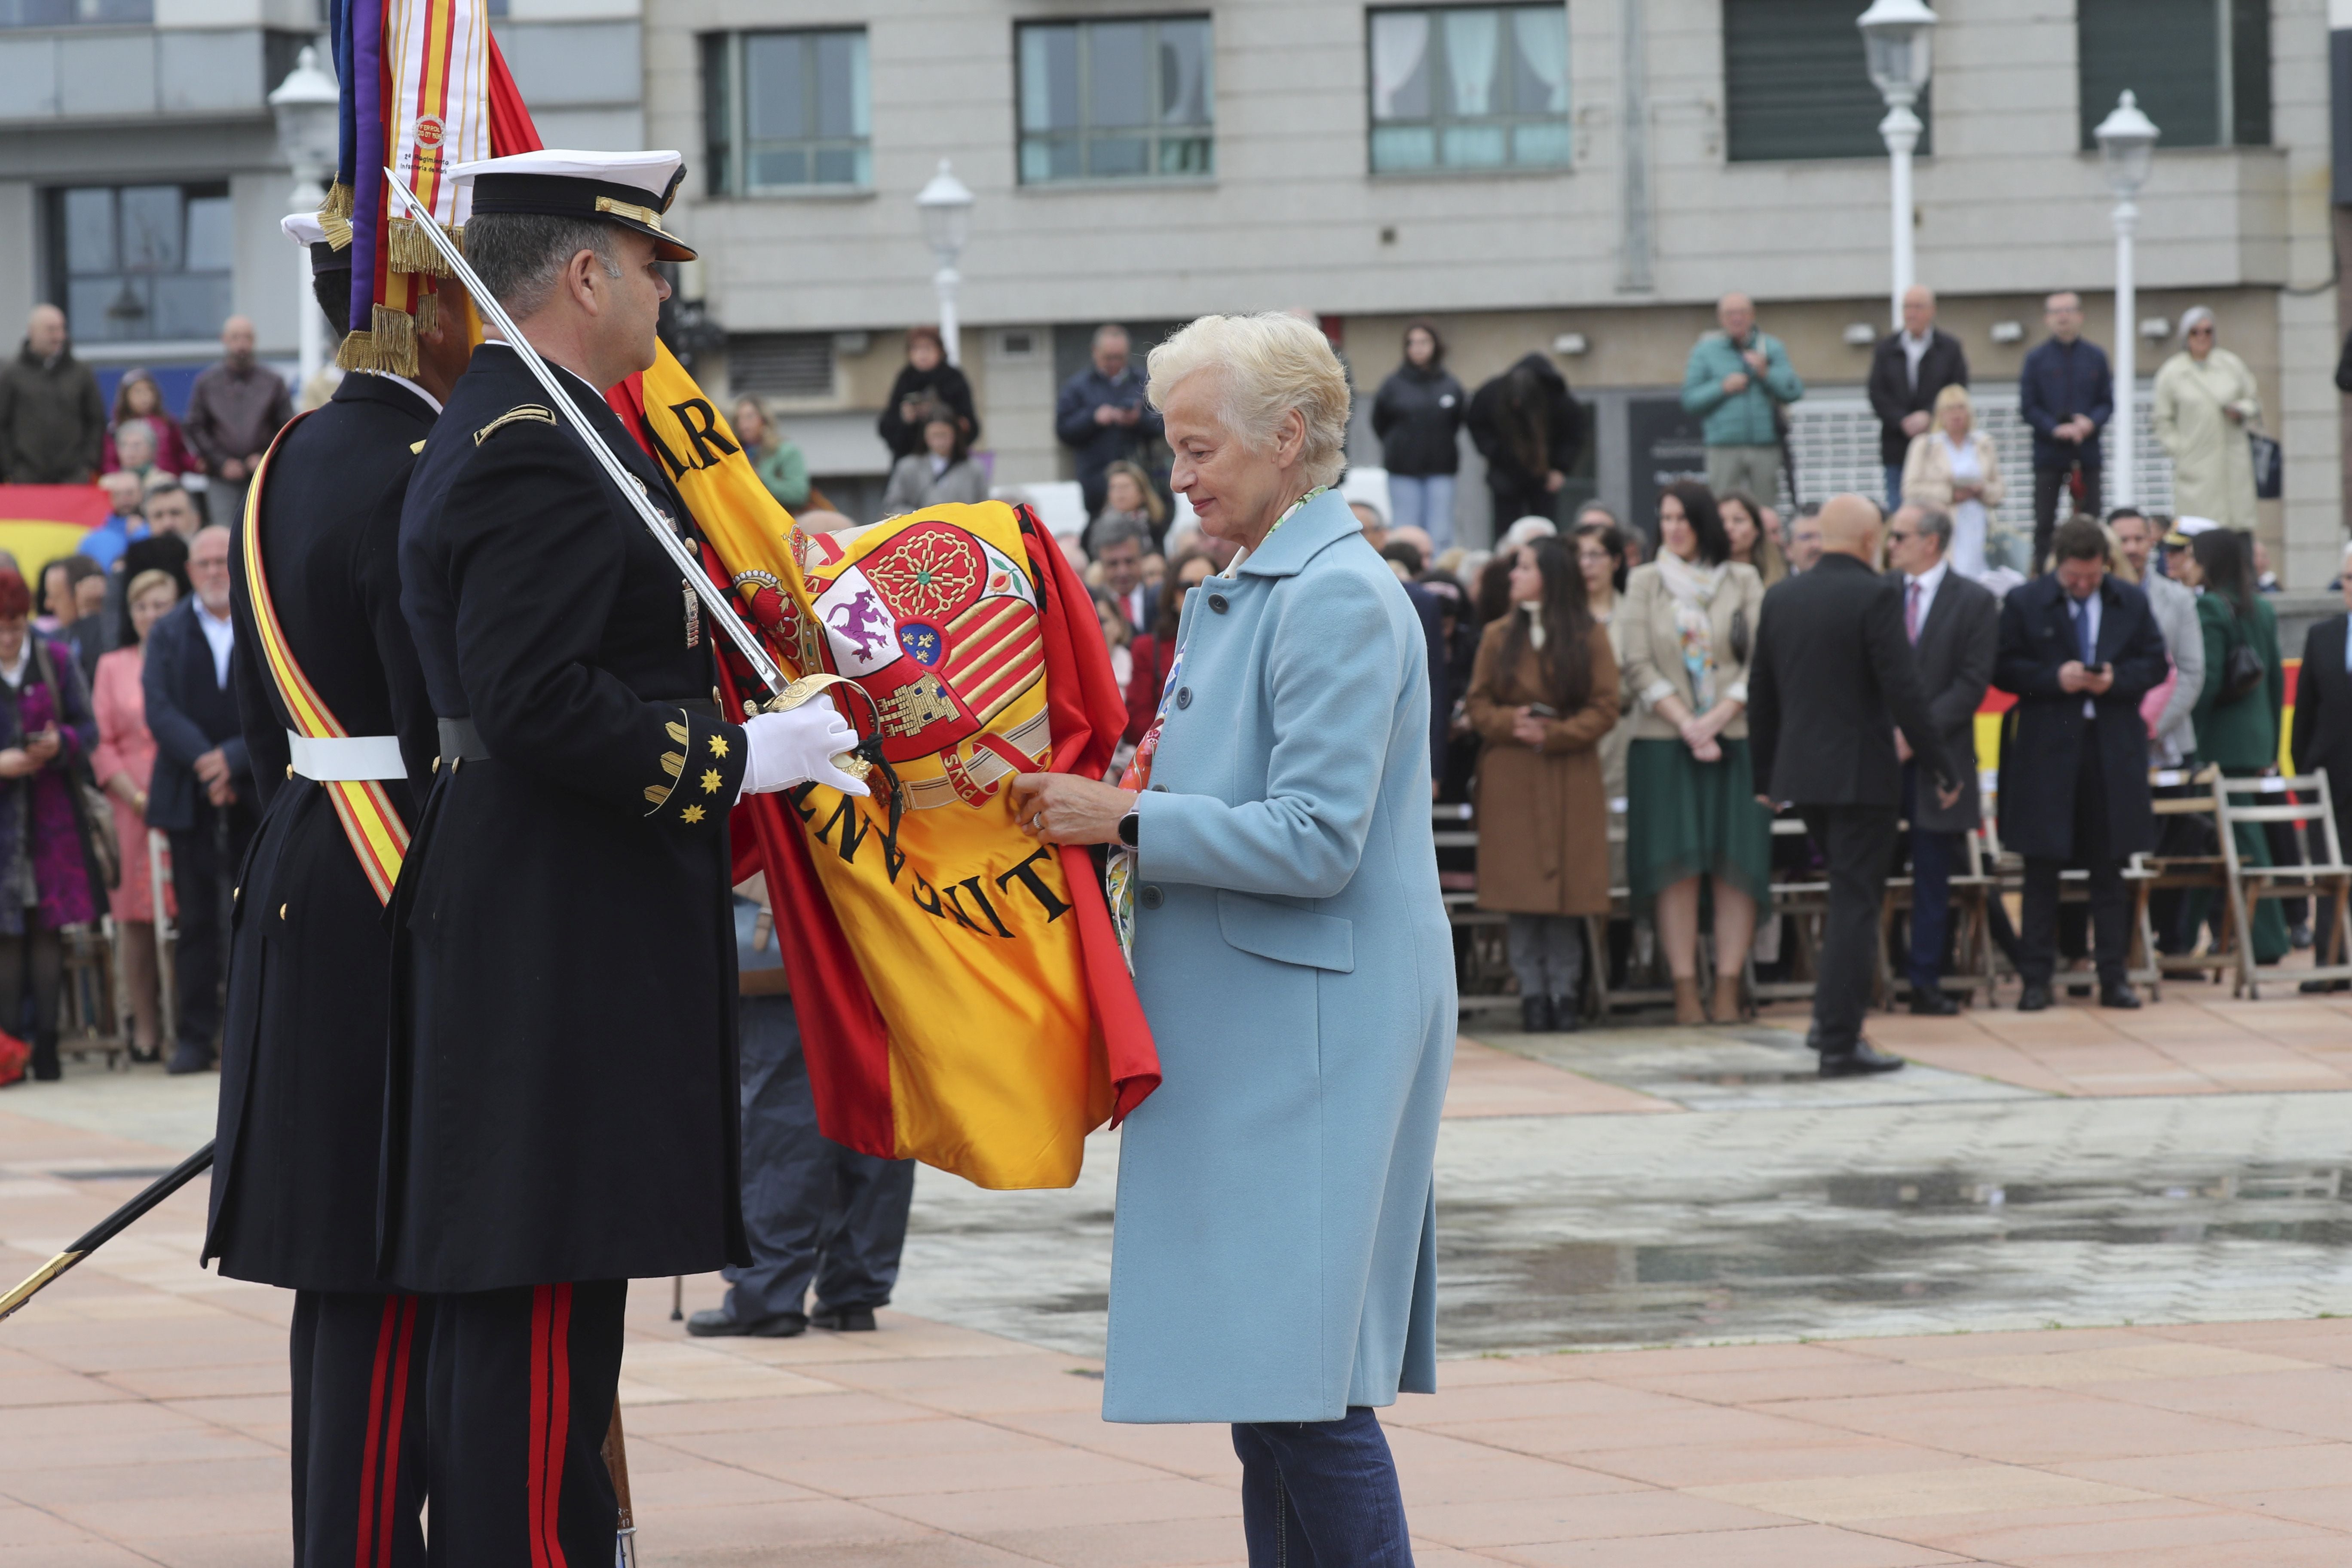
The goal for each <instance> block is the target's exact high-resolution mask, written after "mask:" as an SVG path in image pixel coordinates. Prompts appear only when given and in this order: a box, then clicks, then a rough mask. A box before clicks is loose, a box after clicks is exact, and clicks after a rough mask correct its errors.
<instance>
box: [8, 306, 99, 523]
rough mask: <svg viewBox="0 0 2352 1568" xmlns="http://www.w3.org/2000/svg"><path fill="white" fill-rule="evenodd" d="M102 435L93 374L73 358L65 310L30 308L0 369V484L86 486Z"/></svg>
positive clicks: (95, 472) (93, 470)
mask: <svg viewBox="0 0 2352 1568" xmlns="http://www.w3.org/2000/svg"><path fill="white" fill-rule="evenodd" d="M105 437H106V405H105V404H104V403H103V402H101V401H100V398H99V395H98V377H96V376H94V375H92V374H90V370H89V366H88V365H86V364H84V363H81V361H79V360H78V359H76V358H74V356H73V349H72V347H71V345H70V344H69V343H68V342H67V340H66V316H65V312H64V311H63V310H58V308H57V307H56V306H55V305H36V306H34V307H33V314H32V316H31V318H30V319H29V320H28V321H26V323H25V344H24V347H23V348H22V349H20V350H19V351H18V352H17V354H16V359H15V360H13V361H12V362H10V363H8V364H6V365H5V366H0V483H6V484H12V485H82V484H88V483H89V481H90V480H92V479H96V478H98V462H99V457H100V450H99V449H100V445H101V444H102V443H103V442H104V440H105Z"/></svg>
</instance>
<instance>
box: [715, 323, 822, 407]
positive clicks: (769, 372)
mask: <svg viewBox="0 0 2352 1568" xmlns="http://www.w3.org/2000/svg"><path fill="white" fill-rule="evenodd" d="M727 384H728V385H730V386H731V387H733V388H734V389H735V391H736V393H737V394H738V395H740V394H743V393H747V392H749V393H758V394H761V395H764V396H769V397H831V396H832V395H833V390H834V388H833V334H832V333H831V332H738V333H737V334H735V335H734V336H733V337H731V338H730V339H728V340H727Z"/></svg>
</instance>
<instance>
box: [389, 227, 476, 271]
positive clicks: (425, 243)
mask: <svg viewBox="0 0 2352 1568" xmlns="http://www.w3.org/2000/svg"><path fill="white" fill-rule="evenodd" d="M443 232H445V233H446V234H447V235H448V237H449V240H450V243H451V244H453V245H455V246H457V248H458V250H459V251H460V252H462V251H464V249H465V248H466V226H465V225H463V224H458V225H457V226H454V227H451V228H448V229H446V230H444V231H443ZM391 269H392V270H393V271H394V272H423V273H428V274H430V275H431V276H433V277H436V278H448V277H451V276H454V275H453V274H452V273H451V272H450V270H449V264H448V263H447V262H446V261H444V260H442V259H441V253H440V252H439V251H437V250H436V249H434V248H433V242H432V241H431V240H429V239H427V238H425V236H424V235H422V234H420V233H418V232H417V228H416V220H415V218H413V217H396V218H394V219H393V220H392V259H391Z"/></svg>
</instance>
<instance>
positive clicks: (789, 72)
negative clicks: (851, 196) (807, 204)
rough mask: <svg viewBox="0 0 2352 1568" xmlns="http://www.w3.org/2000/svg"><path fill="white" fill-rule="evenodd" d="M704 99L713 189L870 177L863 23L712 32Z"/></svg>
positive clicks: (750, 191)
mask: <svg viewBox="0 0 2352 1568" xmlns="http://www.w3.org/2000/svg"><path fill="white" fill-rule="evenodd" d="M702 103H703V135H704V139H705V142H706V148H705V151H706V154H707V158H708V162H707V163H706V164H705V167H707V168H708V169H709V171H710V174H709V180H710V194H711V195H728V196H756V195H768V194H770V193H773V192H779V191H798V190H808V189H811V188H819V189H822V188H824V187H826V186H847V187H850V188H853V189H854V188H858V187H862V186H866V185H870V184H873V183H874V154H873V148H872V145H871V127H870V121H871V118H872V116H871V108H870V105H869V103H868V101H867V97H866V30H865V29H864V28H863V27H834V28H826V29H823V30H818V31H804V32H788V33H712V34H707V35H705V36H704V37H703V40H702Z"/></svg>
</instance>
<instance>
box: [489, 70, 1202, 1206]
mask: <svg viewBox="0 0 2352 1568" xmlns="http://www.w3.org/2000/svg"><path fill="white" fill-rule="evenodd" d="M489 60H490V90H489V124H490V141H491V153H492V155H493V156H499V157H503V156H505V155H507V154H509V153H521V152H529V151H530V150H532V149H533V148H535V147H537V146H538V145H539V144H540V143H539V139H538V136H537V134H536V132H534V131H533V130H532V129H531V125H530V115H529V113H528V112H527V110H524V108H523V105H522V100H521V98H520V94H518V93H517V92H516V91H515V89H514V84H513V81H512V79H511V78H510V77H509V76H508V74H507V71H506V68H505V64H504V62H503V61H502V60H500V59H499V57H498V54H497V50H496V47H495V45H493V46H492V47H491V50H490V54H489ZM657 353H658V358H657V359H656V363H655V364H654V367H653V368H652V369H651V370H649V371H646V373H645V374H643V375H641V376H634V377H631V378H630V380H629V381H627V382H626V383H625V384H622V385H621V386H619V387H616V388H615V389H614V392H613V394H612V395H611V402H612V404H613V406H614V410H615V411H616V412H617V413H618V414H619V415H620V416H621V418H622V421H623V423H624V424H625V425H627V426H629V428H630V429H631V430H632V431H633V432H635V434H636V435H637V437H638V439H639V440H640V441H641V442H642V443H643V444H644V446H645V447H646V450H647V451H648V452H649V453H651V454H652V455H653V456H654V457H655V458H656V459H657V460H658V461H660V462H661V463H662V465H663V466H664V468H666V469H667V471H668V472H669V474H670V476H671V478H672V479H673V480H674V481H675V483H676V484H677V489H678V492H679V494H680V495H681V496H682V497H683V498H684V500H685V501H686V504H687V506H688V510H690V511H691V512H692V513H693V516H694V521H695V522H696V524H697V525H698V528H699V530H700V531H701V533H702V535H703V538H704V539H705V540H706V541H708V543H707V545H706V546H705V548H704V557H705V563H706V565H707V566H708V567H709V571H710V574H711V577H712V580H713V581H714V582H715V583H717V584H719V585H720V586H721V587H722V588H725V589H728V590H730V591H731V592H732V593H733V594H734V595H735V596H736V601H737V603H738V604H739V605H740V606H741V608H742V610H743V612H744V616H745V619H746V620H747V621H748V622H749V623H750V624H751V626H753V627H754V628H755V629H756V630H757V631H758V632H759V633H760V635H761V637H762V639H763V640H764V642H765V644H766V646H767V647H768V650H769V652H770V653H771V654H772V656H773V657H774V658H776V660H777V662H778V663H779V664H781V665H782V666H783V667H784V668H785V669H786V671H787V672H788V673H789V674H791V675H793V676H796V677H797V676H800V675H808V674H819V673H824V674H834V675H838V676H841V677H844V678H845V679H848V680H850V681H853V682H855V683H856V685H857V686H858V687H860V688H861V689H863V691H864V696H862V697H859V696H854V695H851V694H849V693H846V692H841V693H839V694H838V695H836V696H834V697H832V698H831V699H830V700H836V701H838V702H840V703H841V706H842V710H843V712H844V714H845V717H847V719H848V720H849V721H850V722H851V723H852V724H854V725H856V726H857V728H858V730H859V732H860V733H861V734H867V735H870V734H873V733H874V732H875V731H876V729H877V726H878V727H879V730H880V731H881V733H882V734H883V736H884V738H885V739H884V745H883V756H884V758H885V760H886V762H887V763H888V766H889V773H890V774H891V775H892V776H891V777H890V778H888V779H886V778H885V777H884V775H883V774H882V773H880V772H878V771H877V774H876V777H875V780H874V782H875V783H876V784H881V785H884V786H885V787H883V788H879V789H877V791H876V793H875V795H874V796H873V797H872V798H871V799H868V800H858V799H856V798H854V797H851V796H846V795H840V794H838V793H835V792H834V791H831V790H827V789H824V788H822V787H819V786H817V785H814V784H811V785H808V786H805V787H803V788H802V789H800V790H796V791H791V792H787V793H786V794H784V795H758V796H751V797H747V798H746V799H745V800H744V801H743V802H742V803H741V804H740V805H738V806H737V807H736V811H735V817H734V820H733V822H732V824H731V826H732V829H733V833H734V841H735V847H736V868H735V870H736V875H737V878H738V879H742V878H744V877H747V876H749V875H750V874H751V872H752V871H754V870H759V871H764V872H765V873H766V875H767V880H768V888H769V891H770V896H771V899H772V902H773V903H774V906H775V910H776V927H777V930H778V931H779V932H780V933H782V949H783V959H784V965H785V968H786V971H787V972H788V973H789V975H790V977H791V981H792V987H793V1005H794V1008H795V1010H796V1011H797V1012H798V1014H799V1016H800V1021H801V1027H802V1033H803V1038H804V1040H805V1047H804V1048H805V1051H806V1054H807V1058H808V1063H809V1078H810V1082H811V1085H812V1087H813V1089H814V1092H815V1097H816V1104H817V1121H818V1125H819V1127H820V1129H821V1130H822V1131H824V1134H825V1136H826V1137H828V1138H831V1139H832V1140H834V1142H837V1143H841V1144H844V1145H846V1146H847V1147H849V1148H852V1149H856V1150H859V1151H861V1152H866V1153H869V1154H878V1155H883V1156H886V1157H890V1158H899V1159H907V1158H911V1159H918V1160H921V1161H923V1162H924V1163H927V1164H931V1165H936V1166H938V1167H939V1168H940V1169H942V1170H946V1171H952V1172H954V1173H957V1174H958V1175H961V1176H963V1177H965V1178H966V1179H968V1180H970V1181H971V1182H973V1183H974V1184H978V1185H980V1186H983V1187H1066V1186H1068V1185H1069V1184H1071V1183H1073V1182H1075V1181H1076V1179H1077V1175H1078V1170H1079V1166H1080V1164H1081V1163H1082V1160H1083V1157H1084V1152H1085V1140H1086V1135H1087V1132H1089V1131H1092V1130H1093V1129H1095V1128H1097V1127H1098V1126H1101V1125H1102V1124H1103V1123H1104V1122H1105V1121H1111V1122H1116V1121H1118V1120H1119V1119H1121V1118H1123V1117H1124V1116H1125V1115H1126V1114H1127V1113H1128V1112H1129V1110H1133V1109H1134V1107H1135V1106H1136V1105H1137V1104H1139V1103H1140V1102H1141V1100H1143V1098H1144V1097H1145V1096H1146V1095H1148V1094H1150V1092H1151V1091H1152V1089H1155V1088H1156V1087H1158V1085H1159V1082H1160V1066H1159V1058H1158V1055H1157V1053H1156V1052H1155V1050H1154V1049H1153V1047H1152V1043H1151V1036H1150V1029H1149V1027H1148V1026H1146V1024H1145V1022H1144V1018H1143V1010H1142V1006H1141V1004H1140V1003H1139V1002H1138V1001H1137V999H1136V994H1135V987H1134V984H1133V982H1132V980H1131V979H1130V978H1129V973H1128V970H1127V965H1126V963H1125V961H1124V959H1123V958H1122V956H1121V954H1120V951H1119V945H1118V938H1117V936H1116V935H1115V934H1114V933H1113V931H1112V929H1111V923H1110V917H1109V911H1108V909H1107V908H1106V906H1105V904H1104V902H1103V896H1102V887H1101V882H1100V879H1099V877H1098V875H1097V871H1096V868H1095V866H1094V862H1093V859H1092V857H1091V856H1090V855H1089V853H1088V852H1087V851H1086V850H1084V849H1082V848H1075V847H1063V848H1060V849H1050V848H1045V847H1040V846H1038V845H1037V844H1035V843H1034V842H1033V841H1031V840H1030V839H1029V838H1028V837H1026V836H1025V835H1024V834H1023V833H1022V832H1021V831H1020V829H1019V827H1018V826H1016V825H1015V822H1014V819H1013V806H1012V800H1011V791H1010V790H1009V789H1008V788H1006V787H1005V785H1006V781H1007V780H1008V779H1009V778H1010V777H1011V776H1012V775H1013V774H1014V773H1021V772H1027V771H1032V770H1035V769H1040V768H1044V769H1051V770H1055V771H1062V772H1070V773H1085V774H1087V776H1089V777H1094V778H1099V777H1101V776H1102V773H1103V771H1104V769H1105V768H1106V766H1107V765H1108V763H1109V761H1110V754H1111V750H1112V748H1113V747H1114V746H1115V745H1116V744H1117V743H1118V738H1119V734H1120V731H1122V730H1123V729H1124V727H1125V725H1126V722H1127V707H1126V702H1125V700H1124V698H1123V697H1122V695H1121V693H1120V691H1119V689H1118V682H1117V680H1116V679H1114V678H1113V676H1112V674H1111V667H1110V656H1109V653H1108V650H1107V649H1106V648H1105V647H1104V645H1103V641H1102V634H1101V630H1100V625H1099V623H1098V622H1097V619H1096V617H1095V614H1094V607H1093V604H1092V601H1091V600H1090V599H1089V597H1088V596H1087V591H1086V588H1085V586H1084V585H1083V584H1081V583H1080V582H1079V581H1078V579H1077V577H1076V574H1075V573H1073V572H1072V571H1071V569H1070V566H1069V564H1068V563H1067V561H1066V559H1065V558H1064V556H1063V555H1062V552H1061V551H1060V550H1059V548H1057V547H1056V546H1055V543H1054V542H1053V540H1052V539H1050V538H1049V537H1047V536H1046V535H1045V532H1044V531H1043V529H1041V528H1040V527H1039V526H1038V524H1037V522H1036V520H1035V518H1034V516H1033V515H1031V514H1030V513H1029V512H1028V510H1027V509H1025V508H1023V509H1018V510H1016V509H1014V508H1013V507H1010V506H1007V505H1005V504H1003V503H1002V502H988V503H984V504H982V505H979V506H946V507H933V508H930V509H928V510H923V511H919V512H917V513H914V514H912V515H911V516H908V517H901V518H894V519H891V520H890V521H887V522H883V523H877V524H875V525H873V526H872V527H869V528H864V529H856V530H851V531H846V532H845V533H844V534H841V535H827V534H810V533H806V532H804V531H802V530H801V529H800V528H799V527H798V526H797V525H796V524H795V523H794V522H793V520H792V518H791V517H790V516H789V515H788V514H786V513H785V511H784V510H783V509H782V507H780V506H778V505H777V504H776V502H775V500H774V499H773V498H772V497H771V496H770V495H769V494H768V491H767V489H766V487H765V486H763V485H762V484H761V482H760V479H759V476H758V475H757V474H756V473H755V472H754V471H753V469H752V468H751V461H750V459H749V458H746V457H745V456H744V454H743V451H742V445H741V443H740V441H738V440H737V439H736V437H735V433H734V431H733V430H732V429H731V428H730V426H728V424H727V421H726V419H725V417H724V416H721V415H720V414H719V411H718V410H717V409H716V408H715V407H714V406H713V405H712V404H711V402H710V400H709V398H708V397H706V396H705V395H703V393H702V389H701V388H700V387H699V386H698V385H696V384H695V382H694V379H693V377H692V376H690V375H688V374H687V373H686V371H685V369H684V368H683V367H682V366H680V365H679V364H678V363H677V360H676V359H675V358H673V357H672V356H671V354H670V353H669V350H668V349H667V347H663V348H660V349H659V350H658V351H657ZM719 648H720V652H721V654H722V656H723V657H722V658H721V661H720V669H721V674H722V678H723V679H724V680H725V682H726V685H727V691H726V697H727V705H728V707H729V709H730V711H731V712H733V713H736V714H738V715H739V716H740V714H741V713H742V712H743V710H744V700H745V699H746V698H751V699H756V698H758V697H759V695H760V691H759V689H758V687H757V685H756V683H754V682H753V681H751V672H750V669H749V668H748V666H746V665H745V664H744V663H743V662H742V661H741V660H740V657H738V656H736V655H735V654H734V653H733V650H732V649H731V647H730V645H728V644H727V643H725V642H724V641H721V642H720V643H719ZM894 795H895V797H896V798H895V799H894V798H893V796H894Z"/></svg>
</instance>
